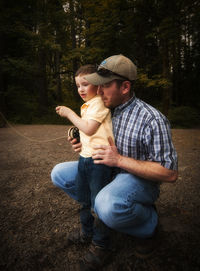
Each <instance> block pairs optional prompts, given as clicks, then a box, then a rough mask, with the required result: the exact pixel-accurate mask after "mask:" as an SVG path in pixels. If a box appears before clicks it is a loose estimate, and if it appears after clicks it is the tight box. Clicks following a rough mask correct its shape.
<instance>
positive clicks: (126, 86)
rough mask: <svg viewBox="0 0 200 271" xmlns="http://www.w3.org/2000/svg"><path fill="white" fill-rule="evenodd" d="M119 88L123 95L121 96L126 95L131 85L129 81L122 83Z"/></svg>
mask: <svg viewBox="0 0 200 271" xmlns="http://www.w3.org/2000/svg"><path fill="white" fill-rule="evenodd" d="M121 88H122V93H123V94H127V93H129V92H130V88H131V83H130V82H129V81H124V82H123V83H122V86H121Z"/></svg>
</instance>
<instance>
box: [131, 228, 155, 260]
mask: <svg viewBox="0 0 200 271" xmlns="http://www.w3.org/2000/svg"><path fill="white" fill-rule="evenodd" d="M135 241H136V247H135V249H134V255H135V256H136V257H138V258H142V259H145V258H148V257H150V256H152V254H153V253H154V252H155V251H156V249H157V248H158V246H159V244H160V225H158V226H157V227H156V229H155V232H154V234H153V236H152V237H150V238H145V239H142V238H136V239H135Z"/></svg>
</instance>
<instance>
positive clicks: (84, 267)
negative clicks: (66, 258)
mask: <svg viewBox="0 0 200 271" xmlns="http://www.w3.org/2000/svg"><path fill="white" fill-rule="evenodd" d="M111 258H112V250H110V249H105V248H102V247H100V246H96V245H95V244H93V243H92V244H91V245H90V248H89V251H88V253H87V254H86V255H85V256H84V257H83V259H82V260H81V261H80V262H79V270H80V271H93V270H95V271H97V270H99V269H101V268H102V267H103V266H105V265H106V264H107V263H108V262H109V261H110V260H111Z"/></svg>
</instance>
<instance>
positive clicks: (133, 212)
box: [51, 161, 159, 238]
mask: <svg viewBox="0 0 200 271" xmlns="http://www.w3.org/2000/svg"><path fill="white" fill-rule="evenodd" d="M77 171H78V162H77V161H73V162H64V163H61V164H58V165H56V166H55V167H54V168H53V170H52V173H51V178H52V181H53V183H54V185H56V186H57V187H59V188H61V189H62V190H64V192H66V193H67V194H68V195H69V196H70V197H72V198H73V199H75V200H77V191H76V188H75V187H76V186H75V179H76V175H77ZM158 197H159V185H157V184H156V183H154V182H151V181H148V180H144V179H141V178H138V177H137V176H134V175H132V174H129V173H120V174H117V176H116V177H115V178H114V180H113V181H111V182H110V183H109V184H108V185H106V186H105V187H104V188H103V189H102V190H101V191H100V192H99V193H98V194H97V196H96V198H95V204H94V211H95V212H96V214H97V215H98V217H99V218H100V219H101V220H102V221H103V222H104V223H105V224H106V225H107V226H108V227H110V228H112V229H115V230H117V231H119V232H123V233H126V234H130V235H132V236H136V237H139V238H148V237H151V236H152V234H153V233H154V230H155V227H156V225H157V223H158V216H157V212H156V210H155V208H154V206H153V205H154V203H155V201H156V200H157V198H158Z"/></svg>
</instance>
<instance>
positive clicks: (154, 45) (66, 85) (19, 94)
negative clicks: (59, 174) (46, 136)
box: [0, 0, 200, 126]
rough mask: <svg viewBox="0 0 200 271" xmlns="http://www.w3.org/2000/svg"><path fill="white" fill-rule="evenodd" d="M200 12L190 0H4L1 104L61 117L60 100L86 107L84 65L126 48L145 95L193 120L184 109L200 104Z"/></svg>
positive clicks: (37, 118) (8, 109)
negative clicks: (79, 82) (81, 80)
mask: <svg viewBox="0 0 200 271" xmlns="http://www.w3.org/2000/svg"><path fill="white" fill-rule="evenodd" d="M199 14H200V4H199V2H198V1H186V0H177V1H175V2H174V1H172V0H169V1H164V0H159V1H151V0H134V1H133V0H101V1H99V0H94V1H91V0H79V1H78V0H75V1H72V0H65V1H64V0H53V1H46V0H41V1H39V0H36V1H32V0H22V1H15V2H13V1H11V0H2V9H1V11H0V39H1V43H0V96H1V98H2V99H1V102H0V105H1V107H2V109H1V110H3V111H4V113H5V114H6V115H7V117H9V118H10V119H11V120H13V121H15V122H24V123H33V122H34V123H35V122H42V123H45V122H53V123H56V122H58V123H60V122H61V121H63V120H61V118H58V117H57V116H56V115H55V112H54V108H55V106H56V105H57V104H66V105H68V106H70V107H72V109H74V110H75V111H76V112H79V107H80V103H81V101H80V99H79V98H78V95H77V92H76V87H75V84H74V78H73V76H74V73H75V72H76V70H77V69H78V68H79V66H80V65H84V64H86V63H94V64H96V63H97V64H99V63H100V62H101V61H102V60H103V59H104V58H106V57H108V56H110V55H114V54H119V53H122V54H124V55H126V56H127V57H130V58H131V59H132V60H133V61H134V63H135V64H136V65H137V66H138V80H137V82H136V84H135V89H136V94H137V96H139V97H140V98H142V99H144V100H145V101H147V102H148V103H151V104H153V105H157V106H158V105H159V107H160V108H161V109H164V108H165V111H166V112H167V111H168V110H169V109H170V114H172V119H174V123H175V125H178V123H179V122H180V125H183V122H184V121H185V122H186V126H187V125H188V124H187V123H188V122H189V121H188V120H187V118H186V117H184V118H183V119H179V118H178V117H177V116H178V115H179V114H182V113H183V111H184V110H185V109H184V110H183V108H185V106H187V107H189V108H193V107H195V108H199V106H200V94H199V93H200V83H199V70H200V45H199V44H200V31H199V25H200V16H199ZM188 92H189V93H190V95H188ZM171 104H175V105H176V106H177V107H176V108H170V105H171ZM179 107H180V111H179V110H178V108H179ZM176 110H177V113H173V112H176ZM190 111H191V110H190ZM184 112H185V111H184ZM173 114H174V115H173ZM176 115H177V116H176ZM182 115H184V114H182ZM190 115H191V116H193V119H195V118H196V117H195V116H194V114H192V113H191V114H190ZM170 116H171V115H170ZM175 117H176V118H177V120H175ZM191 123H194V124H195V122H193V121H191Z"/></svg>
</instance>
